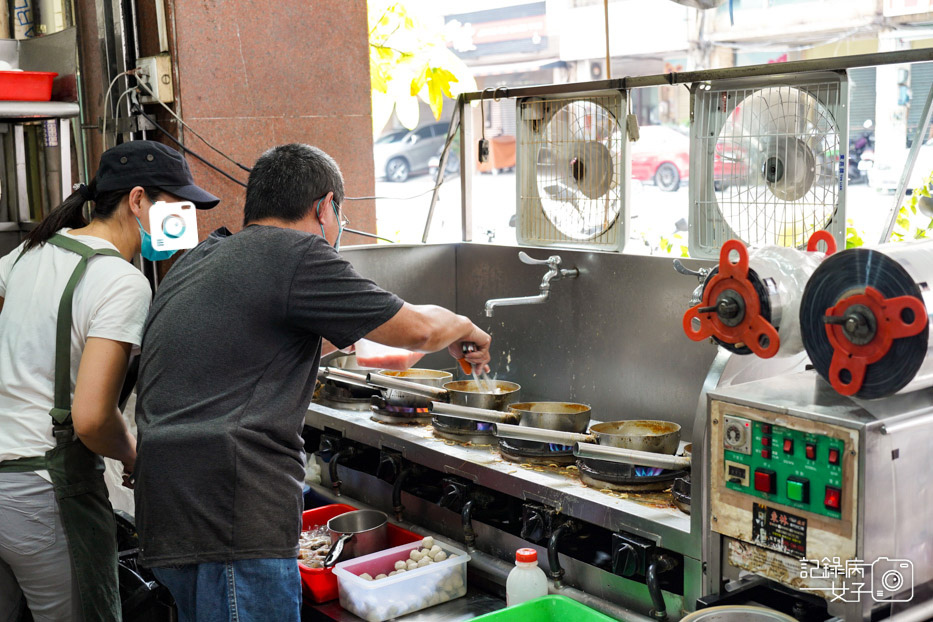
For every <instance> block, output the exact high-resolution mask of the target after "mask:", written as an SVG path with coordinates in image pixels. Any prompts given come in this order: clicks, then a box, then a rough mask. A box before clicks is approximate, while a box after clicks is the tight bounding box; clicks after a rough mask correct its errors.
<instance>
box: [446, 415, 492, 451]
mask: <svg viewBox="0 0 933 622" xmlns="http://www.w3.org/2000/svg"><path fill="white" fill-rule="evenodd" d="M432 423H433V424H434V435H435V436H438V437H440V438H443V439H447V440H449V441H457V442H460V443H473V444H474V445H494V444H495V442H496V437H495V434H493V431H492V424H491V423H483V422H481V421H470V420H469V419H460V418H458V417H444V416H441V415H434V420H433V421H432Z"/></svg>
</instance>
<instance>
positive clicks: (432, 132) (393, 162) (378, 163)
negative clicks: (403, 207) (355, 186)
mask: <svg viewBox="0 0 933 622" xmlns="http://www.w3.org/2000/svg"><path fill="white" fill-rule="evenodd" d="M446 137H447V124H446V123H432V124H430V125H425V126H424V127H419V128H416V129H414V130H395V131H392V132H389V133H388V134H385V135H383V136H381V137H379V138H378V139H377V140H376V142H375V143H373V163H374V164H375V170H376V179H380V178H383V177H384V178H385V179H386V180H388V181H393V182H402V181H405V180H406V179H408V177H409V176H410V175H413V174H418V173H426V172H428V161H429V160H430V159H431V156H433V155H435V154H436V153H437V151H438V149H440V148H441V147H443V145H444V139H445V138H446Z"/></svg>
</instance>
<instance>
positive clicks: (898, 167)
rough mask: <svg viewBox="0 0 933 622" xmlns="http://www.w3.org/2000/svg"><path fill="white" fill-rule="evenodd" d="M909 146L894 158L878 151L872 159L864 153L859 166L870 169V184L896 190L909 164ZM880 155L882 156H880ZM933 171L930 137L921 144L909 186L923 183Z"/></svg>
mask: <svg viewBox="0 0 933 622" xmlns="http://www.w3.org/2000/svg"><path fill="white" fill-rule="evenodd" d="M909 153H910V149H909V148H904V149H903V150H902V151H901V152H900V153H898V154H897V156H896V157H894V158H884V157H883V154H879V153H878V152H877V151H876V152H874V153H873V154H872V158H873V159H871V160H869V159H868V157H867V156H865V155H864V154H863V159H862V160H861V161H860V162H859V168H860V169H862V170H867V171H868V186H869V187H871V188H874V189H875V190H877V191H879V192H896V191H897V184H898V183H900V181H901V173H902V172H903V171H904V168H905V167H906V166H907V155H908V154H909ZM879 155H880V157H879ZM931 171H933V138H928V139H927V141H926V142H925V143H923V144H922V145H920V152H919V153H918V154H917V161H916V163H915V164H914V170H913V172H912V173H911V174H910V180H909V181H908V182H907V188H908V189H910V190H913V189H914V188H918V187H920V186H922V185H923V181H924V180H925V179H926V178H927V177H928V176H929V175H930V172H931Z"/></svg>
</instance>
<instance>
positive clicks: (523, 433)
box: [493, 423, 596, 445]
mask: <svg viewBox="0 0 933 622" xmlns="http://www.w3.org/2000/svg"><path fill="white" fill-rule="evenodd" d="M493 429H494V430H495V434H496V436H498V437H499V438H517V439H519V440H523V441H537V442H539V443H560V444H561V445H573V444H574V443H595V442H596V437H595V436H593V435H592V434H579V433H577V432H560V431H558V430H547V429H545V428H532V427H530V426H525V425H508V424H503V423H497V424H493Z"/></svg>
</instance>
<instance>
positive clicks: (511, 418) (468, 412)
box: [431, 402, 518, 423]
mask: <svg viewBox="0 0 933 622" xmlns="http://www.w3.org/2000/svg"><path fill="white" fill-rule="evenodd" d="M431 412H432V413H434V414H436V415H446V416H448V417H456V418H458V419H471V420H473V421H483V422H486V423H518V416H517V415H514V414H512V413H504V412H499V411H498V410H488V409H486V408H473V407H471V406H458V405H457V404H448V403H446V402H431Z"/></svg>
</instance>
